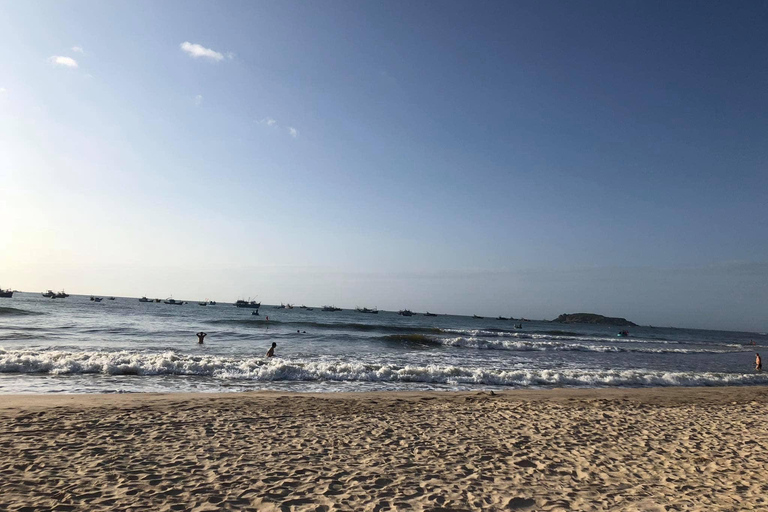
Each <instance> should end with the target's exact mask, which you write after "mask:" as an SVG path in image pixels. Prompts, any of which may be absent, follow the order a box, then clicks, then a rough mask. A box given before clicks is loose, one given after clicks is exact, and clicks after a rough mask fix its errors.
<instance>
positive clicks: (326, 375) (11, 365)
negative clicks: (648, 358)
mask: <svg viewBox="0 0 768 512" xmlns="http://www.w3.org/2000/svg"><path fill="white" fill-rule="evenodd" d="M0 373H6V374H8V373H46V374H52V375H62V374H101V375H139V376H154V375H184V376H201V377H211V378H214V379H223V380H240V381H243V380H247V381H259V382H276V381H339V382H387V383H407V382H419V383H435V384H450V385H461V384H471V385H490V386H586V387H599V386H722V385H748V384H763V385H765V384H768V374H754V373H748V374H747V373H715V372H699V373H696V372H666V371H652V370H640V369H637V370H587V369H557V370H545V369H514V370H509V369H506V370H505V369H493V368H479V367H472V366H455V365H405V366H397V365H391V364H364V363H359V362H345V361H317V360H286V359H280V358H275V359H271V360H269V361H265V360H263V359H262V358H231V357H221V356H211V355H187V354H180V353H176V352H172V351H168V352H163V353H138V352H127V351H122V352H67V351H53V350H50V351H34V350H2V349H0Z"/></svg>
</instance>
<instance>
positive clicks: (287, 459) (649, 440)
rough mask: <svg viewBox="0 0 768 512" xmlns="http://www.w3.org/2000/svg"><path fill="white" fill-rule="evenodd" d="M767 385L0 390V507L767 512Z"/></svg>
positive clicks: (70, 508)
mask: <svg viewBox="0 0 768 512" xmlns="http://www.w3.org/2000/svg"><path fill="white" fill-rule="evenodd" d="M766 405H768V388H766V387H733V388H669V389H600V390H595V389H587V390H569V389H556V390H546V391H510V392H504V393H495V394H491V393H490V392H476V393H447V392H435V393H365V394H324V395H319V394H315V395H308V394H283V393H244V394H217V395H212V394H169V395H159V394H157V395H156V394H131V395H58V396H53V395H33V396H23V395H16V396H8V395H6V396H0V422H1V423H0V446H1V447H2V452H1V453H2V455H1V456H0V475H2V479H0V510H49V509H53V510H131V509H132V510H211V511H212V510H259V511H264V510H370V511H379V510H431V511H438V510H767V509H768V498H767V497H768V471H766V467H768V418H767V417H766V410H767V409H766Z"/></svg>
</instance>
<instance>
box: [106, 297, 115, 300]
mask: <svg viewBox="0 0 768 512" xmlns="http://www.w3.org/2000/svg"><path fill="white" fill-rule="evenodd" d="M107 300H115V298H114V297H107Z"/></svg>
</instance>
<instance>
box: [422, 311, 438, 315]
mask: <svg viewBox="0 0 768 512" xmlns="http://www.w3.org/2000/svg"><path fill="white" fill-rule="evenodd" d="M424 316H437V313H430V312H429V311H427V312H426V313H424Z"/></svg>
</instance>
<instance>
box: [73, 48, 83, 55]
mask: <svg viewBox="0 0 768 512" xmlns="http://www.w3.org/2000/svg"><path fill="white" fill-rule="evenodd" d="M72 51H73V52H77V53H83V48H82V47H81V46H73V47H72Z"/></svg>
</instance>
